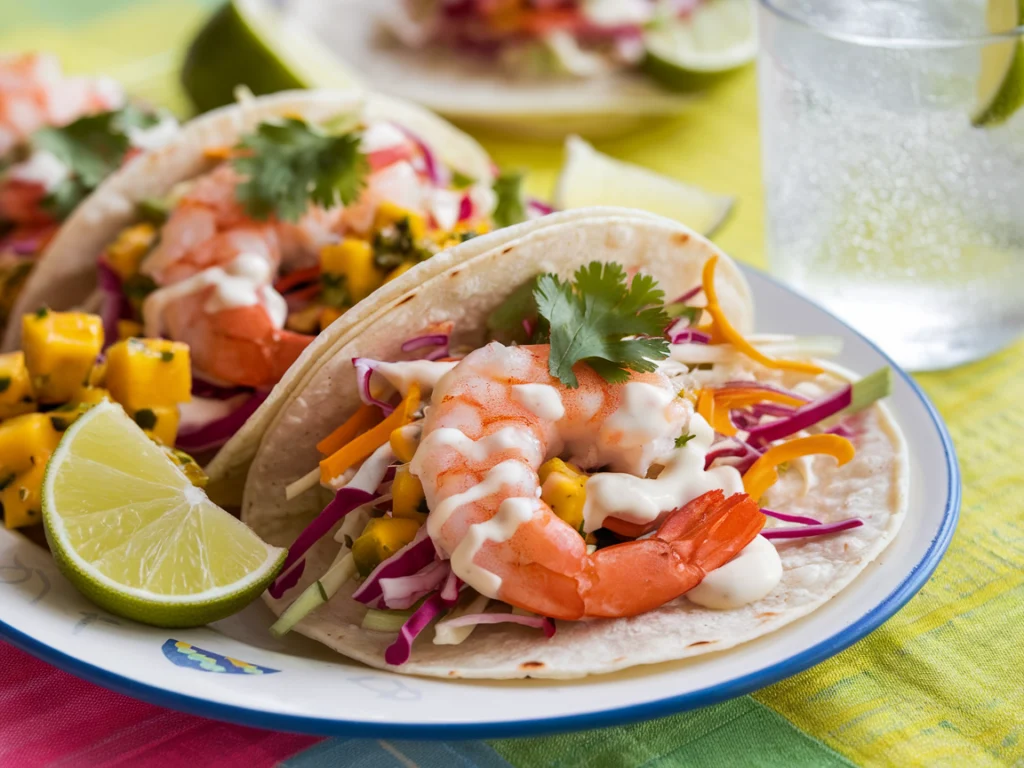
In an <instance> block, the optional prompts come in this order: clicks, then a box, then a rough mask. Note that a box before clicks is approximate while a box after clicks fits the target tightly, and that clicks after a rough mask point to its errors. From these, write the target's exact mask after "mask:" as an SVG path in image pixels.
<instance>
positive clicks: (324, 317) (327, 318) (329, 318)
mask: <svg viewBox="0 0 1024 768" xmlns="http://www.w3.org/2000/svg"><path fill="white" fill-rule="evenodd" d="M344 314H345V310H343V309H337V308H336V307H324V308H323V309H322V310H320V330H323V329H324V328H326V327H327V326H328V325H330V324H331V323H333V322H334V321H335V320H337V319H338V318H339V317H341V316H342V315H344Z"/></svg>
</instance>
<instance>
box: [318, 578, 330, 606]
mask: <svg viewBox="0 0 1024 768" xmlns="http://www.w3.org/2000/svg"><path fill="white" fill-rule="evenodd" d="M316 588H317V589H318V590H320V599H321V600H323V601H324V602H325V603H326V602H327V601H328V600H330V599H331V596H330V595H328V594H327V590H326V589H324V585H323V584H322V583H321V581H320V579H317V580H316Z"/></svg>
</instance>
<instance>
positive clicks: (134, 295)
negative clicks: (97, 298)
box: [121, 274, 157, 302]
mask: <svg viewBox="0 0 1024 768" xmlns="http://www.w3.org/2000/svg"><path fill="white" fill-rule="evenodd" d="M156 288H157V285H156V283H155V282H153V278H151V277H150V276H149V275H142V274H137V275H131V276H130V277H129V278H127V279H126V280H125V281H124V282H123V283H121V290H122V291H124V295H125V296H127V297H128V298H129V299H130V300H132V301H136V302H141V301H143V300H144V299H145V298H146V297H147V296H149V294H151V293H152V292H153V291H155V290H156Z"/></svg>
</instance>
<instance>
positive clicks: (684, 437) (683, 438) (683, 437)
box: [676, 434, 696, 448]
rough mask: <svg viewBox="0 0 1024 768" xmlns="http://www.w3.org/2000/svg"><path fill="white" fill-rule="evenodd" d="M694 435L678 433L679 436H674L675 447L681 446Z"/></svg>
mask: <svg viewBox="0 0 1024 768" xmlns="http://www.w3.org/2000/svg"><path fill="white" fill-rule="evenodd" d="M695 437H696V435H693V434H685V435H680V436H679V437H677V438H676V448H682V447H683V446H684V445H686V444H687V443H688V442H690V441H691V440H693V438H695Z"/></svg>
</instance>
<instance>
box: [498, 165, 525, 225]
mask: <svg viewBox="0 0 1024 768" xmlns="http://www.w3.org/2000/svg"><path fill="white" fill-rule="evenodd" d="M494 194H495V196H496V197H497V202H496V203H495V206H494V214H493V215H492V218H493V219H494V227H495V228H496V229H501V228H503V227H510V226H512V225H513V224H518V223H519V222H521V221H526V198H525V197H524V196H523V174H522V173H521V172H518V171H505V172H503V173H502V174H501V175H499V176H498V178H496V179H495V180H494Z"/></svg>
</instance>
